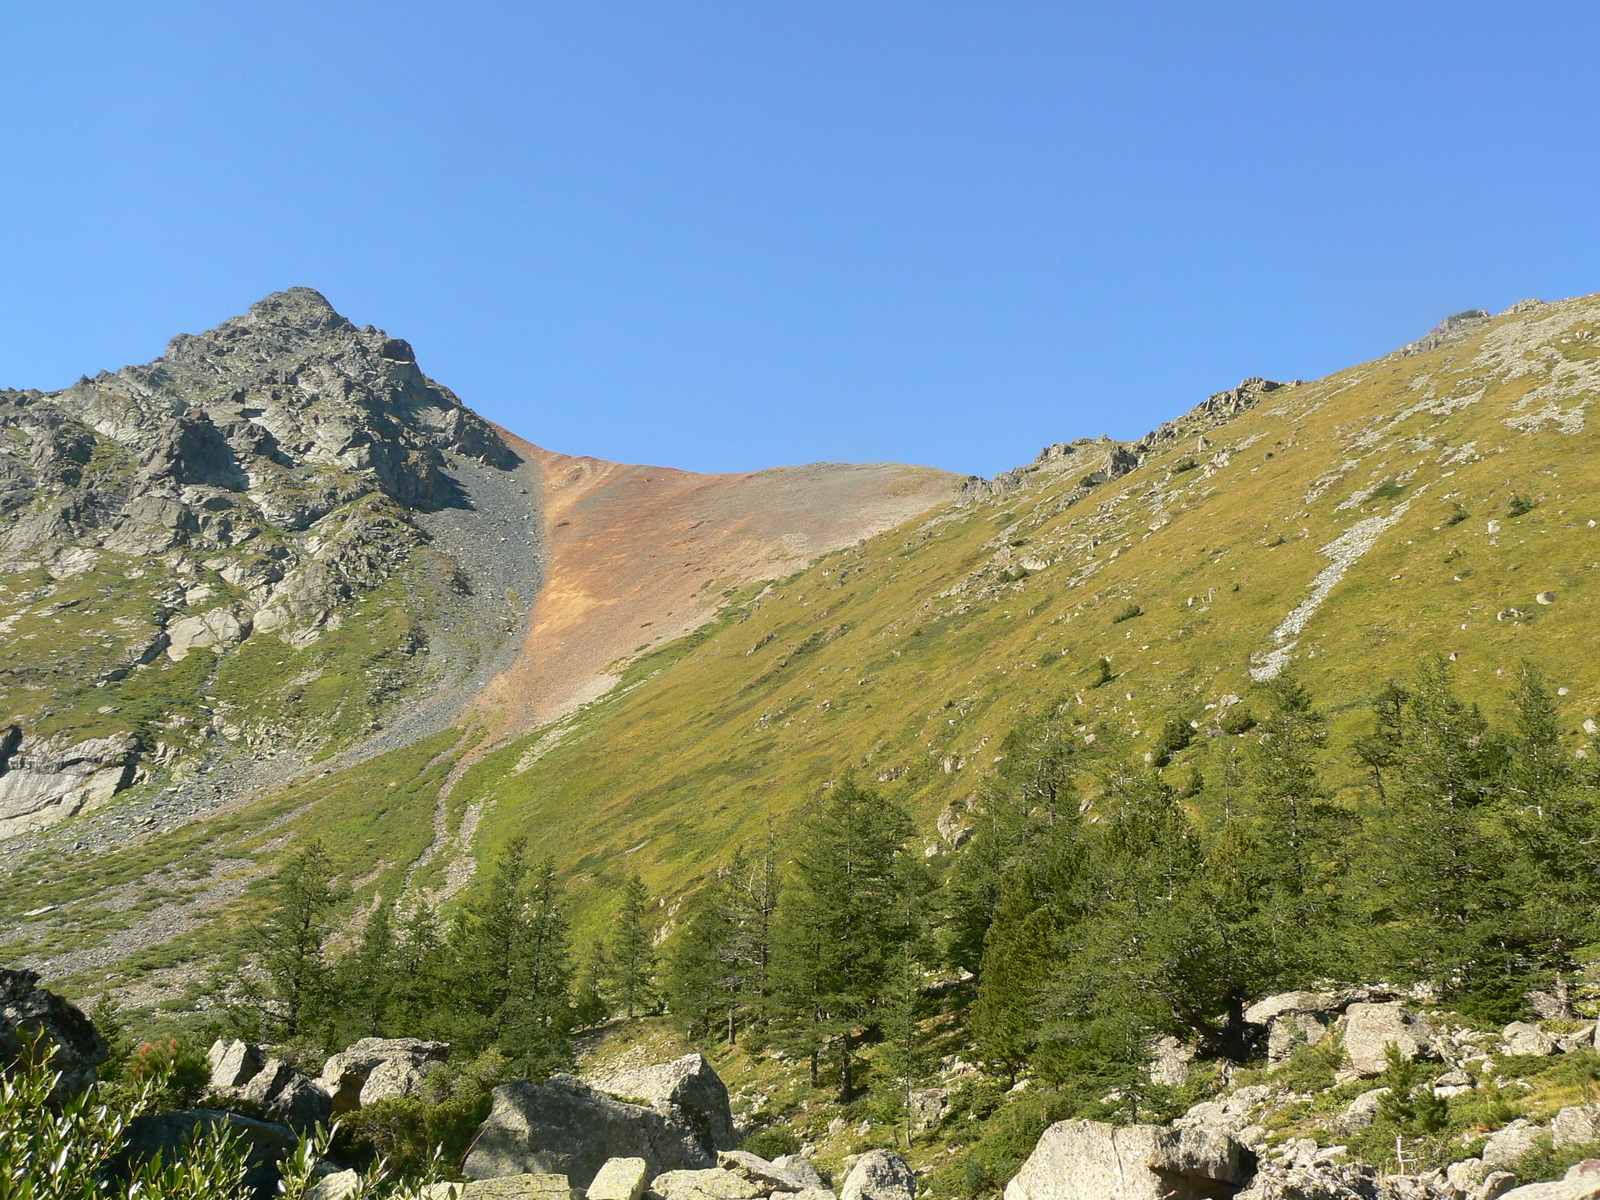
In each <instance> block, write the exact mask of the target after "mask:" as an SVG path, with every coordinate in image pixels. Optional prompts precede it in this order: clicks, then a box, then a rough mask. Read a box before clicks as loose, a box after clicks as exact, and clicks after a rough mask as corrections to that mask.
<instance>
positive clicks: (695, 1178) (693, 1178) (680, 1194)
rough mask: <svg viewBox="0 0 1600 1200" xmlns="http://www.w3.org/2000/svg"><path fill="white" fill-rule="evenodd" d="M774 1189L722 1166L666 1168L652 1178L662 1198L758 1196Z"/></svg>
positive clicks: (747, 1199) (748, 1199) (739, 1199)
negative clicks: (689, 1169) (694, 1169)
mask: <svg viewBox="0 0 1600 1200" xmlns="http://www.w3.org/2000/svg"><path fill="white" fill-rule="evenodd" d="M770 1190H771V1189H770V1188H768V1189H764V1188H762V1187H760V1186H759V1185H758V1184H755V1183H752V1182H751V1181H750V1180H748V1179H746V1178H745V1177H744V1176H743V1175H736V1174H734V1173H733V1172H732V1171H727V1170H724V1169H723V1168H721V1167H712V1168H710V1169H709V1170H702V1171H664V1172H663V1173H661V1174H660V1175H657V1176H656V1177H655V1178H654V1179H653V1180H651V1181H650V1194H651V1195H652V1196H655V1197H658V1198H659V1200H758V1198H759V1197H761V1196H765V1195H767V1193H768V1192H769V1191H770Z"/></svg>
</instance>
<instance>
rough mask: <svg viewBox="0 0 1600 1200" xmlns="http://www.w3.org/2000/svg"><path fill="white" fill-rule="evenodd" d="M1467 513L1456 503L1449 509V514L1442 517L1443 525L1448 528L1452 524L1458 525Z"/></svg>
mask: <svg viewBox="0 0 1600 1200" xmlns="http://www.w3.org/2000/svg"><path fill="white" fill-rule="evenodd" d="M1469 515H1470V514H1468V512H1467V510H1466V509H1464V508H1462V507H1461V505H1459V504H1457V505H1456V506H1455V507H1454V509H1452V510H1451V513H1450V515H1449V516H1448V517H1446V518H1445V519H1444V527H1445V528H1446V529H1449V528H1450V526H1452V525H1459V524H1461V522H1463V521H1465V520H1466V519H1467V517H1468V516H1469Z"/></svg>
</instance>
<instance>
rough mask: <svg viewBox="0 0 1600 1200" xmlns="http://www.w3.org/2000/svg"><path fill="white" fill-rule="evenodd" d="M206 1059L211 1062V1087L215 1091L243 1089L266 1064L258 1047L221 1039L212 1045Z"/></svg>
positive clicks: (247, 1043)
mask: <svg viewBox="0 0 1600 1200" xmlns="http://www.w3.org/2000/svg"><path fill="white" fill-rule="evenodd" d="M207 1057H208V1058H209V1059H210V1060H211V1086H212V1087H213V1088H216V1089H222V1088H242V1087H244V1085H245V1084H247V1083H249V1082H250V1081H251V1080H252V1079H254V1078H255V1077H256V1075H257V1074H258V1073H259V1072H260V1071H261V1067H262V1065H263V1064H264V1063H265V1062H266V1056H265V1055H264V1054H263V1053H262V1051H261V1047H260V1046H254V1045H251V1044H250V1043H249V1042H242V1041H237V1040H235V1041H231V1042H230V1041H224V1040H222V1039H221V1038H218V1039H217V1040H216V1041H215V1042H214V1043H212V1046H211V1050H210V1052H209V1053H208V1055H207Z"/></svg>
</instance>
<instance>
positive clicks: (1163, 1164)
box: [1005, 1121, 1254, 1200]
mask: <svg viewBox="0 0 1600 1200" xmlns="http://www.w3.org/2000/svg"><path fill="white" fill-rule="evenodd" d="M1253 1166H1254V1162H1253V1156H1252V1155H1251V1154H1250V1152H1249V1151H1248V1150H1246V1149H1245V1148H1244V1147H1243V1146H1241V1145H1240V1144H1239V1143H1238V1142H1236V1141H1234V1139H1233V1138H1231V1137H1229V1136H1227V1135H1226V1134H1222V1133H1216V1132H1214V1131H1212V1130H1209V1129H1201V1128H1184V1129H1172V1128H1168V1127H1165V1126H1161V1125H1130V1126H1127V1127H1126V1128H1121V1129H1118V1128H1115V1127H1113V1126H1110V1125H1105V1124H1102V1123H1100V1122H1098V1121H1060V1122H1057V1123H1056V1124H1054V1125H1052V1126H1050V1128H1049V1129H1046V1130H1045V1131H1044V1135H1043V1136H1042V1137H1041V1138H1040V1139H1039V1144H1038V1145H1037V1146H1035V1147H1034V1150H1033V1153H1032V1154H1030V1155H1029V1156H1028V1160H1027V1161H1026V1162H1025V1163H1023V1164H1022V1169H1021V1170H1020V1171H1018V1172H1017V1174H1016V1175H1015V1176H1014V1177H1013V1178H1012V1180H1011V1182H1010V1183H1008V1184H1006V1189H1005V1200H1178V1198H1182V1200H1200V1198H1201V1197H1214V1196H1228V1195H1231V1194H1233V1193H1234V1192H1236V1191H1237V1190H1238V1189H1239V1188H1240V1187H1241V1186H1242V1185H1243V1184H1244V1183H1245V1181H1246V1180H1247V1179H1248V1178H1249V1177H1250V1173H1251V1170H1252V1169H1253Z"/></svg>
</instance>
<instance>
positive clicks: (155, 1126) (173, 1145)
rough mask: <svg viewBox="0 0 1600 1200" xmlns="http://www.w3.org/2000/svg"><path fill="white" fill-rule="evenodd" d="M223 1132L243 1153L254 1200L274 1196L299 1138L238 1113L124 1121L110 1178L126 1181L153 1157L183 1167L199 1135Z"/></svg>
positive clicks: (182, 1112)
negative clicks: (280, 1170) (283, 1166)
mask: <svg viewBox="0 0 1600 1200" xmlns="http://www.w3.org/2000/svg"><path fill="white" fill-rule="evenodd" d="M219 1126H220V1127H221V1128H223V1129H225V1130H227V1131H228V1132H229V1133H231V1134H233V1135H234V1136H235V1137H237V1138H239V1139H240V1142H241V1143H242V1145H243V1146H244V1149H245V1154H246V1164H247V1169H246V1172H245V1178H244V1182H245V1187H246V1188H247V1189H248V1190H249V1191H250V1192H251V1194H252V1195H254V1196H255V1197H257V1200H269V1198H270V1197H275V1196H276V1195H277V1194H278V1178H279V1173H278V1164H279V1163H280V1162H282V1161H283V1159H284V1158H285V1157H286V1156H287V1155H289V1154H292V1153H293V1152H294V1149H295V1147H296V1146H297V1145H298V1144H299V1139H298V1138H296V1137H295V1135H294V1134H293V1133H292V1132H291V1131H290V1130H288V1129H286V1128H284V1127H283V1126H282V1125H276V1124H272V1123H270V1122H267V1121H255V1120H252V1119H251V1118H249V1117H242V1116H240V1115H239V1114H238V1113H231V1112H220V1111H218V1110H216V1109H209V1108H182V1109H178V1110H177V1111H175V1112H164V1113H146V1114H145V1115H144V1116H142V1117H135V1118H134V1119H133V1120H131V1121H129V1122H128V1128H127V1130H126V1131H125V1132H124V1134H123V1137H122V1149H121V1150H120V1151H119V1152H118V1153H117V1155H116V1157H114V1158H113V1159H112V1160H111V1162H110V1163H109V1164H108V1173H109V1174H110V1176H111V1178H112V1179H115V1180H120V1179H126V1178H127V1177H128V1175H129V1173H130V1172H131V1171H132V1169H133V1168H135V1167H137V1166H138V1165H139V1164H140V1163H143V1162H147V1161H148V1160H149V1159H151V1158H154V1157H155V1156H156V1155H157V1154H160V1155H161V1158H162V1161H164V1162H167V1163H176V1162H182V1161H183V1158H184V1154H185V1152H186V1151H187V1150H188V1148H189V1146H190V1145H191V1143H192V1141H193V1139H194V1138H195V1137H196V1136H197V1135H203V1134H204V1133H205V1132H206V1131H209V1130H211V1129H214V1128H217V1127H219Z"/></svg>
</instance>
